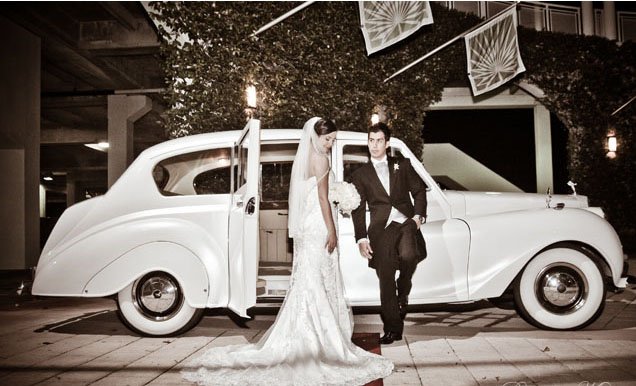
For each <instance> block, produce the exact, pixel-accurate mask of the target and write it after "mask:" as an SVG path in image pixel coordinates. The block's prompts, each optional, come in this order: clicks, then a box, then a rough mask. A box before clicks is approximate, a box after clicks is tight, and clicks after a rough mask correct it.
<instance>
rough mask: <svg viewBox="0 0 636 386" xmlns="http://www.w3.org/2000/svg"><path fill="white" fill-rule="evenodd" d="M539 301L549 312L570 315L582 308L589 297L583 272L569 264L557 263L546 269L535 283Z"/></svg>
mask: <svg viewBox="0 0 636 386" xmlns="http://www.w3.org/2000/svg"><path fill="white" fill-rule="evenodd" d="M535 291H536V294H537V299H538V300H539V302H540V303H541V305H542V306H543V307H545V308H546V309H547V310H549V311H551V312H554V313H559V314H569V313H572V312H574V311H576V310H577V309H579V308H581V307H582V306H583V305H584V304H585V302H586V300H587V295H588V285H587V280H586V279H585V275H583V272H581V270H579V269H578V268H577V267H576V266H574V265H572V264H569V263H563V262H561V263H555V264H551V265H549V266H547V267H545V268H544V269H543V270H542V271H541V272H540V273H539V275H538V276H537V280H536V281H535Z"/></svg>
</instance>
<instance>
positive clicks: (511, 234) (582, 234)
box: [465, 208, 623, 299]
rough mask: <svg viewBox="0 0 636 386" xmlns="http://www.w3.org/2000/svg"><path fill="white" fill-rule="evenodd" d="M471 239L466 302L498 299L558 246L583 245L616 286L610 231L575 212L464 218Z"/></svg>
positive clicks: (617, 260)
mask: <svg viewBox="0 0 636 386" xmlns="http://www.w3.org/2000/svg"><path fill="white" fill-rule="evenodd" d="M465 221H466V222H467V224H468V226H469V227H470V233H471V245H470V253H469V259H468V291H469V296H470V298H471V299H483V298H490V297H498V296H500V295H501V294H502V293H503V292H504V291H505V290H506V288H507V287H508V286H509V285H510V283H511V282H512V281H513V280H514V278H515V277H516V276H517V274H518V273H519V272H521V270H522V269H523V268H524V267H525V265H526V264H527V263H528V262H529V261H530V259H532V258H533V257H534V256H535V255H537V254H538V253H539V252H540V251H542V250H543V249H545V248H548V247H550V246H552V245H554V244H556V243H560V242H573V243H576V244H579V245H585V246H587V247H588V248H591V249H593V250H594V251H596V252H597V253H598V254H599V255H600V257H601V258H602V259H603V260H604V261H605V262H606V263H607V266H608V267H609V269H610V271H611V277H612V280H613V282H614V284H616V285H618V283H619V280H620V275H621V271H622V267H623V252H622V247H621V243H620V240H619V238H618V235H617V234H616V232H615V231H614V228H612V226H611V225H610V224H609V223H608V222H607V221H606V220H605V219H603V218H601V217H599V216H598V215H596V214H594V213H592V212H590V211H587V210H584V209H575V208H564V209H550V208H543V209H534V210H522V211H515V212H507V213H498V214H492V215H486V216H479V217H472V218H466V219H465Z"/></svg>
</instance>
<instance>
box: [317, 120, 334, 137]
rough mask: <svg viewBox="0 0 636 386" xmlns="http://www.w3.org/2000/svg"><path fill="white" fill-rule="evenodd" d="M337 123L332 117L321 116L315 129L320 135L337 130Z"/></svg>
mask: <svg viewBox="0 0 636 386" xmlns="http://www.w3.org/2000/svg"><path fill="white" fill-rule="evenodd" d="M337 130H338V129H337V128H336V124H335V123H333V121H332V120H330V119H324V118H320V119H319V120H318V121H317V122H316V124H315V125H314V131H315V132H316V134H318V135H326V134H330V133H333V132H334V131H337Z"/></svg>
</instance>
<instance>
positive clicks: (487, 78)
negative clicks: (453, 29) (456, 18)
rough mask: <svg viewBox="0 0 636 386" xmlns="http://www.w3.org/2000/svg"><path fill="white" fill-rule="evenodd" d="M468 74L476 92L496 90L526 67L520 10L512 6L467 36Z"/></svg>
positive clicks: (478, 93)
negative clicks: (519, 37) (520, 38)
mask: <svg viewBox="0 0 636 386" xmlns="http://www.w3.org/2000/svg"><path fill="white" fill-rule="evenodd" d="M465 41H466V56H467V63H468V70H467V71H468V78H469V79H470V84H471V86H472V88H473V94H474V95H475V96H477V95H480V94H483V93H485V92H488V91H490V90H493V89H495V88H497V87H499V86H501V85H502V84H504V83H506V82H507V81H509V80H510V79H512V78H514V77H515V76H516V75H517V74H519V73H521V72H524V71H525V70H526V68H525V67H524V65H523V62H522V61H521V54H520V53H519V41H518V40H517V11H516V8H514V7H512V8H510V9H509V10H508V11H505V12H502V13H501V14H500V15H498V16H497V17H495V18H493V19H492V20H491V21H490V22H488V23H486V24H484V25H483V26H481V27H479V28H478V29H476V30H474V31H471V32H470V33H468V34H466V36H465Z"/></svg>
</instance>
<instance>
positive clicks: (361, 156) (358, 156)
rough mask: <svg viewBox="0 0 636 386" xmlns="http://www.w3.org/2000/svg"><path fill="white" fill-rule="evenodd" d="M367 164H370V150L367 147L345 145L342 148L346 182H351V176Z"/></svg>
mask: <svg viewBox="0 0 636 386" xmlns="http://www.w3.org/2000/svg"><path fill="white" fill-rule="evenodd" d="M367 162H369V148H368V147H367V145H345V146H344V147H343V148H342V167H343V179H344V181H351V174H353V172H354V171H356V170H357V169H358V168H359V167H360V166H362V165H364V164H365V163H367Z"/></svg>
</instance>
